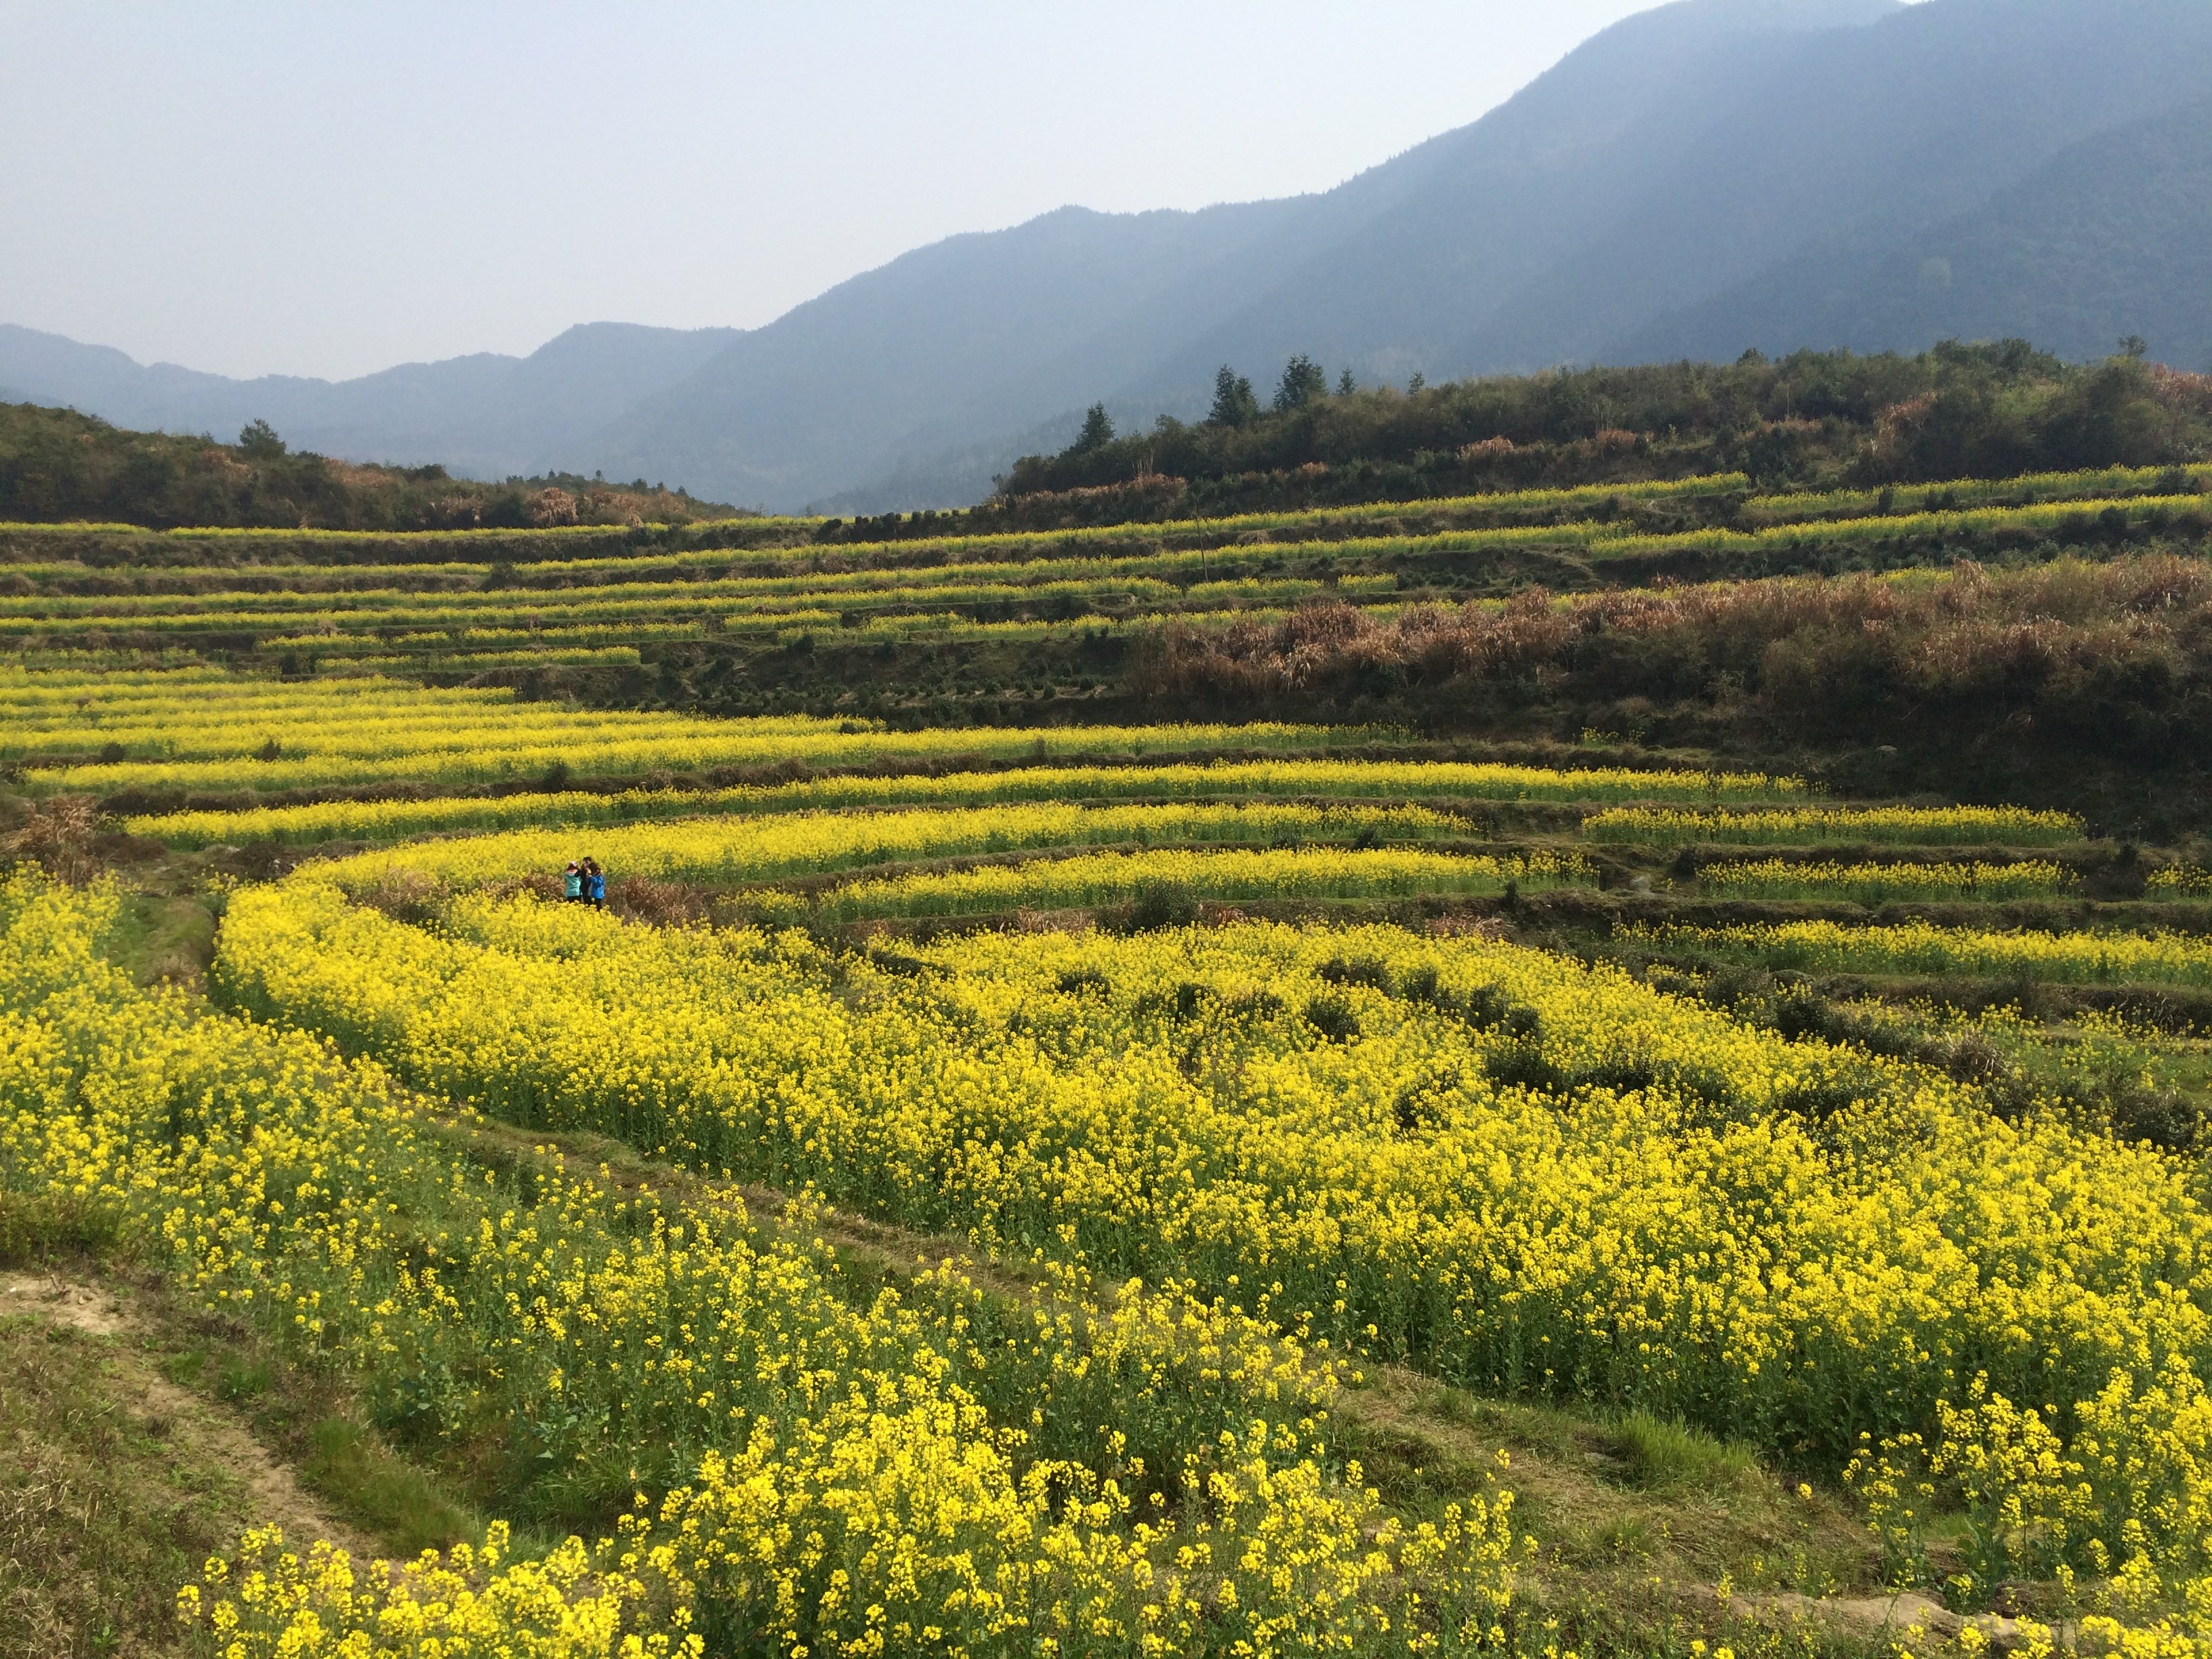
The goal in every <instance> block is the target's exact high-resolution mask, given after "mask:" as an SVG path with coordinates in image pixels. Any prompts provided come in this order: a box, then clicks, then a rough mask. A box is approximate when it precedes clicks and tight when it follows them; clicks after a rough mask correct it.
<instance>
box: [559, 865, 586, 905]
mask: <svg viewBox="0 0 2212 1659" xmlns="http://www.w3.org/2000/svg"><path fill="white" fill-rule="evenodd" d="M561 896H562V898H564V899H566V900H568V902H570V903H571V904H581V903H582V902H584V866H582V865H580V864H579V863H577V862H576V860H574V859H570V860H568V868H567V869H566V870H564V871H562V872H561Z"/></svg>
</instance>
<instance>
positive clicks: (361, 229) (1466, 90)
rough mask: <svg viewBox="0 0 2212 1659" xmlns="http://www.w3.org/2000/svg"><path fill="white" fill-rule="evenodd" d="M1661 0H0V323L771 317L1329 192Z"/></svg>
mask: <svg viewBox="0 0 2212 1659" xmlns="http://www.w3.org/2000/svg"><path fill="white" fill-rule="evenodd" d="M1644 4H1645V0H1542V3H1541V4H1539V3H1534V0H1458V3H1452V0H1362V3H1358V4H1346V3H1344V0H1329V3H1310V0H1176V3H1165V0H1121V3H1115V4H1111V5H1108V4H1103V3H1097V4H1073V3H1048V0H1027V3H1010V0H1009V3H1001V0H983V3H963V4H957V5H955V4H949V3H913V0H909V3H905V4H890V3H854V0H813V3H805V4H801V3H789V4H783V3H775V4H757V3H756V4H744V3H729V4H723V5H705V4H678V3H637V4H613V3H608V4H600V5H591V6H586V5H575V4H559V3H543V0H532V3H528V4H521V3H513V4H509V3H471V0H443V3H440V4H419V5H418V4H398V3H392V4H367V3H357V4H352V5H345V6H340V5H337V4H332V3H320V0H281V3H267V4H263V3H218V0H200V3H154V0H131V3H101V0H51V3H49V0H0V43H4V44H0V322H14V323H21V324H24V325H28V326H30V327H33V328H42V329H50V330H52V331H55V332H58V333H62V334H67V335H70V336H72V337H76V338H77V339H81V340H88V341H92V342H96V343H100V344H104V345H114V346H119V347H121V348H122V349H124V350H125V351H127V352H129V353H130V354H131V356H135V357H137V358H139V359H141V360H142V361H149V362H150V361H155V360H167V361H169V362H179V363H183V364H185V365H187V366H188V367H191V368H204V369H212V370H216V371H218V372H220V373H223V374H265V373H284V374H325V375H330V376H333V377H336V376H341V375H348V374H361V373H364V372H366V371H368V370H371V369H375V368H385V367H386V366H388V365H390V364H392V363H395V362H408V361H414V360H420V359H426V358H435V357H445V356H454V355H456V354H459V353H461V352H465V351H478V350H498V351H512V352H525V351H528V350H531V349H533V348H535V347H536V346H538V345H539V344H541V343H544V341H545V340H546V339H548V338H550V337H551V336H552V335H554V334H556V333H558V332H559V331H561V330H562V328H564V327H566V326H567V325H569V324H570V323H574V322H584V321H590V320H595V319H617V320H623V321H629V322H643V323H660V324H666V325H675V326H684V327H691V326H697V325H705V324H732V325H739V326H750V325H757V324H760V323H764V322H767V321H769V319H771V318H773V317H775V316H776V315H777V314H778V313H781V312H782V311H784V310H786V309H787V308H788V307H791V306H793V305H794V304H796V303H798V302H799V301H802V300H805V299H807V298H809V297H811V295H815V294H817V293H819V292H820V291H821V290H822V289H824V288H826V287H828V286H829V285H830V284H831V283H836V282H838V281H840V280H842V279H843V278H844V277H847V276H852V275H854V273H856V272H858V271H861V270H867V269H869V268H871V267H872V266H874V265H878V264H882V263H884V261H885V260H887V259H890V258H893V257H894V256H896V255H897V254H899V253H901V252H904V251H905V250H906V249H908V248H910V247H914V246H918V245H920V244H921V243H924V242H927V241H932V240H935V239H937V238H939V237H941V236H945V235H949V234H952V233H954V232H956V231H963V230H987V229H994V228H999V227H1002V226H1006V225H1010V224H1013V223H1017V222H1019V221H1021V220H1023V219H1025V218H1028V217H1030V216H1031V215H1034V214H1036V213H1041V212H1043V211H1046V210H1049V209H1051V208H1054V207H1058V206H1060V205H1061V204H1066V203H1070V202H1073V203H1079V204H1083V205H1085V206H1088V207H1093V208H1099V209H1106V210H1133V209H1140V208H1152V207H1182V208H1194V207H1201V206H1204V205H1206V204H1208V203H1211V202H1218V201H1234V200H1243V199H1247V198H1249V197H1261V196H1279V195H1286V194H1291V193H1294V192H1297V191H1310V190H1323V189H1327V188H1328V186H1330V185H1334V184H1337V183H1338V182H1340V180H1342V179H1346V178H1347V177H1349V176H1350V175H1352V173H1357V172H1358V171H1360V170H1361V169H1362V168H1364V167H1370V166H1372V165H1374V164H1375V163H1376V162H1378V161H1383V160H1385V159H1386V158H1388V157H1389V156H1390V155H1393V154H1395V153H1396V152H1397V151H1399V150H1401V149H1406V148H1407V146H1409V145H1411V144H1413V143H1418V142H1419V141H1420V140H1421V139H1423V138H1426V137H1430V136H1431V135H1432V134H1435V133H1437V132H1441V131H1445V130H1446V129H1448V128H1450V127H1455V126H1458V125H1462V124H1464V123H1466V122H1468V121H1471V120H1473V119H1474V118H1475V117H1477V116H1478V115H1480V114H1481V113H1482V112H1484V111H1485V110H1486V109H1487V108H1489V107H1490V106H1492V105H1494V104H1496V103H1498V101H1499V100H1502V99H1504V98H1505V97H1506V96H1508V95H1509V94H1510V93H1511V92H1512V91H1513V90H1514V89H1515V88H1516V87H1519V86H1520V85H1522V83H1524V82H1527V81H1528V80H1529V79H1530V78H1531V77H1533V76H1535V75H1536V74H1538V73H1540V72H1541V70H1544V69H1545V68H1546V67H1547V66H1548V65H1549V64H1552V63H1553V61H1555V60H1556V59H1557V58H1559V57H1560V56H1561V55H1562V54H1564V53H1565V52H1566V51H1567V50H1568V49H1569V48H1571V46H1573V45H1574V44H1575V43H1576V42H1577V41H1578V40H1582V39H1583V38H1584V37H1585V36H1587V35H1589V34H1590V33H1594V32H1595V31H1596V30H1597V29H1599V28H1601V27H1603V26H1605V25H1606V24H1607V23H1610V22H1613V21H1615V20H1617V19H1619V18H1620V17H1623V16H1626V15H1628V14H1629V13H1631V12H1632V11H1638V10H1641V9H1644Z"/></svg>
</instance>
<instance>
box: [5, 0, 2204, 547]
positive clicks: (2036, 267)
mask: <svg viewBox="0 0 2212 1659" xmlns="http://www.w3.org/2000/svg"><path fill="white" fill-rule="evenodd" d="M2207 88H2212V7H2208V6H2206V5H2204V4H2203V0H1924V3H1922V4H1918V5H1913V6H1905V5H1901V4H1898V3H1895V0H1686V3H1682V4H1677V5H1672V6H1668V7H1663V8H1662V9H1659V10H1656V11H1653V12H1649V13H1645V14H1643V15H1639V16H1637V17H1634V18H1632V19H1630V20H1629V21H1626V22H1624V23H1622V24H1620V25H1619V26H1617V27H1614V28H1612V29H1610V30H1607V31H1606V32H1605V33H1602V34H1600V35H1599V36H1597V37H1595V39H1593V40H1590V41H1589V42H1588V43H1586V44H1585V45H1584V46H1582V47H1581V48H1579V49H1578V50H1577V51H1576V52H1573V53H1571V54H1570V55H1569V56H1568V57H1567V58H1565V60H1564V61H1562V62H1561V63H1560V64H1559V65H1558V66H1557V67H1555V68H1554V69H1553V70H1551V71H1550V72H1549V73H1548V74H1547V75H1545V76H1541V78H1539V79H1538V80H1537V81H1536V82H1534V83H1532V84H1531V85H1530V86H1529V87H1528V88H1525V89H1524V90H1523V91H1522V93H1521V94H1519V95H1517V96H1516V97H1515V98H1514V99H1512V100H1510V101H1509V102H1508V103H1506V104H1504V105H1503V106H1500V107H1499V108H1498V109H1496V110H1494V111H1492V112H1491V113H1490V114H1488V115H1487V116H1486V117H1484V118H1482V119H1481V120H1480V121H1477V122H1475V123H1474V124H1473V125H1469V126H1467V127H1463V128H1461V129H1459V130H1457V131H1453V132H1449V133H1446V134H1443V136H1441V137H1437V138H1435V139H1432V140H1431V141H1430V142H1429V143H1425V144H1423V145H1420V146H1419V147H1417V148H1416V149H1413V150H1411V151H1408V152H1407V153H1406V154H1405V155H1400V156H1398V157H1395V159H1393V160H1391V161H1388V162H1385V163H1383V165H1381V166H1379V167H1375V168H1372V169H1371V170H1370V171H1369V172H1367V173H1362V174H1361V175H1359V176H1358V177H1357V178H1355V179H1352V180H1350V181H1348V182H1347V183H1346V184H1345V185H1341V186H1340V187H1339V188H1337V189H1335V190H1334V191H1328V192H1326V193H1323V194H1319V195H1314V196H1307V197H1295V198H1290V199H1286V200H1281V201H1273V202H1261V203H1253V204H1237V205H1228V206H1222V207H1216V208H1210V209H1207V210H1203V211H1201V212H1197V213H1179V212H1159V213H1148V214H1138V215H1119V216H1109V215H1103V214H1097V213H1093V212H1090V211H1088V210H1084V209H1080V208H1066V209H1062V210H1060V211H1058V212H1055V213H1051V214H1048V215H1045V216H1042V217H1041V218H1038V219H1036V220H1033V221H1031V222H1029V223H1027V224H1024V225H1021V226H1018V227H1017V228H1013V229H1011V230H1006V231H1001V232H994V233H989V234H975V235H966V236H957V237H953V238H951V239H949V240H945V241H943V242H939V243H937V244H934V245H933V246H928V247H924V248H921V249H918V250H916V251H915V252H912V253H909V254H907V255H905V256H903V257H902V258H898V259H896V260H894V261H892V262H891V263H890V264H888V265H885V266H884V267H882V268H881V269H879V270H873V271H870V272H867V273H866V274H865V275H862V276H856V277H854V278H853V279H852V280H851V281H849V282H847V283H842V284H840V285H839V286H837V287H836V288H834V289H830V290H829V292H828V293H826V294H823V295H821V296H820V297H818V298H817V299H815V300H813V301H809V302H808V303H806V304H805V305H802V306H799V307H796V308H794V309H793V311H791V312H789V313H787V314H786V315H784V316H783V317H781V318H780V319H777V320H776V321H775V322H774V323H771V324H769V325H767V326H765V327H763V328H758V329H754V330H750V331H737V330H717V329H709V330H701V331H689V332H686V331H673V330H666V329H653V328H644V327H637V326H633V325H618V324H593V325H586V326H582V327H579V328H574V329H571V330H569V331H568V332H566V333H564V334H562V336H560V337H558V338H557V339H556V340H554V341H552V342H551V343H549V344H547V345H546V346H544V348H542V349H539V350H538V351H537V352H535V353H533V354H532V356H528V357H526V358H520V359H517V358H513V357H506V356H493V355H489V354H485V355H481V356H470V357H462V358H456V359H452V360H449V361H447V362H439V363H431V364H413V365H408V366H405V367H403V368H394V369H391V370H388V371H386V372H385V373H383V374H374V375H369V376H366V377H363V378H362V379H359V380H349V381H343V382H339V383H337V384H332V383H330V382H326V381H320V380H296V379H275V378H272V379H266V380H253V381H238V380H226V379H224V378H222V377H220V376H216V375H209V374H195V373H192V372H191V371H189V370H185V369H181V368H175V367H173V366H169V365H159V366H155V367H153V368H146V367H143V366H141V365H138V364H137V363H135V362H131V360H130V359H129V358H127V357H125V356H123V355H122V354H121V353H119V352H116V351H112V350H109V349H105V348H100V347H94V346H84V345H79V344H76V343H74V342H70V341H66V340H64V339H61V338H60V337H57V336H53V335H46V334H40V333H36V332H34V331H30V330H27V329H21V328H16V327H10V326H0V397H8V398H16V399H18V400H25V399H27V400H33V401H40V402H52V403H66V404H73V405H75V406H76V407H78V408H80V409H83V410H87V411H88V412H91V413H94V414H98V415H100V416H105V417H106V418H108V419H110V420H112V421H115V422H118V423H120V424H125V425H131V426H143V427H155V428H163V429H168V430H179V431H195V430H200V429H207V430H210V431H215V432H218V433H222V434H226V435H227V434H228V433H230V432H234V431H235V430H236V429H237V428H239V427H240V425H242V424H243V423H244V422H246V421H247V420H250V419H253V418H256V417H261V418H266V419H268V420H269V421H270V422H272V423H273V424H275V425H276V427H277V428H279V429H280V430H281V431H282V432H283V434H284V435H286V437H287V438H289V439H290V440H291V441H294V442H295V444H298V445H302V446H305V447H311V448H314V449H318V450H320V451H323V452H325V453H331V454H336V455H342V456H346V457H349V458H351V459H377V460H390V461H398V462H404V463H419V462H425V461H431V460H436V461H442V462H444V463H446V464H447V465H450V466H453V468H455V469H456V470H458V471H467V472H471V473H477V474H480V475H489V476H502V475H505V474H507V473H516V472H524V473H526V472H537V471H547V470H551V469H556V468H558V469H567V470H571V471H584V472H590V471H605V474H606V475H607V476H608V477H611V478H619V479H628V478H631V477H646V478H647V479H648V480H653V481H665V482H666V483H670V484H671V485H673V484H678V483H681V484H683V485H684V486H686V487H688V488H689V489H691V490H692V491H693V492H694V493H696V494H698V495H704V496H708V497H710V498H715V499H720V500H726V501H739V502H744V503H757V504H760V505H764V506H768V507H775V508H797V507H806V506H810V505H823V506H826V507H829V510H833V511H845V512H851V511H856V510H868V511H872V510H880V509H882V508H884V507H894V506H896V507H919V506H944V505H954V504H958V503H962V502H965V501H973V500H975V499H976V498H977V497H978V496H980V495H982V494H983V493H985V492H986V491H987V489H988V488H989V486H990V479H991V477H992V475H993V474H994V472H997V471H1002V470H1004V468H1005V467H1006V465H1007V463H1008V462H1009V461H1010V460H1011V459H1012V458H1013V457H1014V456H1015V455H1016V454H1018V453H1023V452H1024V451H1029V450H1036V449H1039V448H1048V447H1058V446H1059V445H1060V444H1062V443H1064V442H1066V440H1067V438H1068V437H1069V436H1070V435H1072V434H1073V429H1074V426H1075V423H1076V422H1077V420H1078V418H1079V411H1080V410H1082V409H1083V408H1084V407H1085V405H1087V404H1090V403H1091V402H1092V401H1093V400H1095V399H1099V398H1103V399H1104V400H1105V402H1106V403H1107V404H1108V407H1109V409H1110V410H1112V411H1113V413H1114V414H1115V417H1116V419H1117V421H1119V422H1121V423H1122V424H1123V425H1124V427H1125V428H1126V427H1127V425H1128V424H1129V423H1130V422H1139V423H1141V422H1148V421H1150V420H1151V419H1152V416H1155V415H1157V414H1158V413H1161V412H1168V413H1173V414H1176V415H1178V416H1184V417H1186V418H1188V417H1189V416H1194V415H1195V414H1198V413H1200V412H1202V411H1203V410H1204V408H1205V404H1206V398H1207V397H1208V395H1209V394H1210V391H1211V386H1212V375H1213V371H1214V368H1216V366H1217V365H1218V364H1220V363H1222V362H1231V363H1234V364H1235V365H1237V368H1239V369H1241V370H1242V371H1243V372H1244V373H1246V374H1250V375H1252V376H1253V377H1254V379H1255V380H1267V379H1270V378H1272V376H1273V373H1274V372H1275V371H1276V370H1277V369H1278V368H1279V367H1280V365H1281V364H1282V362H1284V360H1285V358H1287V357H1288V356H1291V354H1293V353H1300V352H1303V353H1305V354H1307V355H1309V356H1314V357H1316V358H1317V359H1319V360H1320V361H1321V362H1322V363H1323V364H1324V366H1325V367H1326V368H1328V371H1329V372H1330V374H1331V375H1332V377H1334V374H1335V373H1336V371H1338V370H1339V369H1340V368H1350V369H1351V370H1352V373H1353V374H1355V376H1357V377H1358V379H1360V380H1363V381H1373V380H1391V381H1397V382H1402V381H1403V380H1406V379H1407V377H1408V376H1410V375H1411V374H1414V373H1416V372H1419V373H1421V374H1425V375H1426V376H1427V377H1428V378H1429V379H1431V380H1439V379H1443V378H1446V377H1450V376H1457V375H1462V374H1480V373H1489V372H1505V371H1522V370H1528V369H1531V368H1541V367H1542V366H1544V365H1546V364H1550V363H1556V362H1570V361H1582V362H1638V361H1651V360H1657V359H1665V358H1671V357H1675V356H1697V357H1722V358H1733V357H1734V356H1736V355H1738V354H1739V353H1741V351H1743V350H1744V349H1746V348H1747V347H1752V346H1757V347H1759V348H1761V349H1765V350H1766V351H1768V352H1770V353H1780V352H1784V351H1788V350H1790V349H1796V348H1797V347H1800V346H1812V347H1829V346H1838V345H1841V346H1850V347H1852V348H1855V349H1869V350H1872V349H1883V348H1888V347H1894V348H1898V349H1919V348H1922V347H1924V346H1926V345H1928V344H1929V343H1933V342H1934V341H1936V340H1938V339H1941V338H1944V337H1991V336H1998V335H2015V334H2017V335H2025V336H2027V337H2031V338H2033V339H2034V340H2035V341H2036V342H2037V343H2039V344H2041V345H2043V346H2045V347H2046V348H2048V349H2054V350H2057V351H2058V352H2060V353H2062V354H2063V355H2066V356H2076V357H2087V356H2095V355H2098V354H2100V353H2102V352H2105V351H2108V350H2110V349H2112V346H2113V344H2114V343H2115V341H2116V340H2118V338H2119V337H2121V336H2123V335H2127V334H2134V335H2139V336H2141V337H2143V338H2145V339H2146V340H2147V341H2148V343H2149V346H2150V349H2151V352H2152V354H2153V355H2154V356H2157V357H2159V358H2160V359H2162V360H2164V361H2166V362H2172V363H2176V364H2178V365H2179V366H2182V367H2185V368H2204V367H2206V365H2207V362H2208V360H2209V359H2212V95H2208V93H2207Z"/></svg>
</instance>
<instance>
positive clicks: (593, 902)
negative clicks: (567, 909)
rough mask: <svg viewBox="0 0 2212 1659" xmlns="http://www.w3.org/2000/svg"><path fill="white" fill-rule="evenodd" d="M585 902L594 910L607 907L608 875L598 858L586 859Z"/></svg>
mask: <svg viewBox="0 0 2212 1659" xmlns="http://www.w3.org/2000/svg"><path fill="white" fill-rule="evenodd" d="M584 902H585V903H586V904H588V905H590V906H591V907H592V908H593V909H594V910H604V909H605V908H607V876H606V872H605V871H604V870H602V869H600V868H599V860H597V859H586V860H584Z"/></svg>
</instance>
